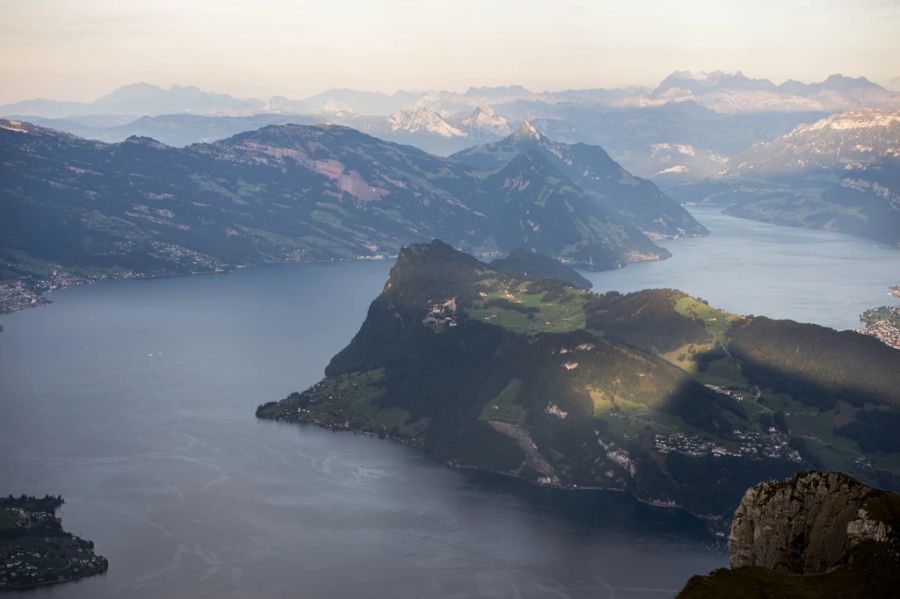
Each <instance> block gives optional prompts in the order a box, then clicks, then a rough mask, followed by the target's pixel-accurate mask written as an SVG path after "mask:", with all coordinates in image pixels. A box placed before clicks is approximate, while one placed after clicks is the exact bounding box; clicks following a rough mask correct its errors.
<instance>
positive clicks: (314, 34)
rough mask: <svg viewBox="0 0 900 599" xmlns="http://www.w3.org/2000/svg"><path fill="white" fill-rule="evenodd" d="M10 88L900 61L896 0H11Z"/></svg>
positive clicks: (540, 80) (858, 69)
mask: <svg viewBox="0 0 900 599" xmlns="http://www.w3.org/2000/svg"><path fill="white" fill-rule="evenodd" d="M0 11H2V12H0V14H2V15H3V18H2V21H0V78H2V79H0V80H2V81H3V85H2V86H0V102H9V101H14V100H20V99H24V98H30V97H35V96H43V97H52V98H58V99H82V100H87V99H93V98H95V97H97V96H99V95H102V94H104V93H106V92H108V91H110V90H112V89H113V88H115V87H117V86H120V85H123V84H126V83H132V82H136V81H146V82H150V83H156V84H160V85H165V86H168V85H170V84H172V83H178V84H185V85H186V84H194V85H198V86H200V87H202V88H204V89H208V90H210V91H223V92H228V93H232V94H235V95H241V96H258V97H268V96H271V95H285V96H289V97H303V96H307V95H310V94H312V93H316V92H318V91H322V90H324V89H326V88H330V87H354V88H360V89H373V90H375V89H377V90H382V91H386V92H392V91H394V90H396V89H401V88H406V89H433V88H443V89H456V90H464V89H465V88H466V87H468V86H470V85H497V84H508V83H520V84H523V85H525V86H527V87H530V88H533V89H539V90H540V89H559V88H569V87H610V86H621V85H628V84H642V85H651V84H654V83H656V82H658V81H659V80H660V79H661V78H662V77H664V76H665V75H667V74H668V73H669V72H671V71H672V70H675V69H690V70H712V69H722V70H729V71H733V70H738V69H740V70H743V71H744V73H745V74H747V75H748V76H753V77H769V78H771V79H773V80H775V81H776V82H780V81H781V80H784V79H786V78H796V79H801V80H807V81H809V80H820V79H823V78H824V77H825V76H826V75H828V74H830V73H835V72H841V73H844V74H845V75H866V76H868V77H869V78H871V79H874V80H876V81H887V80H890V79H892V78H895V77H897V76H900V0H749V1H748V0H744V1H735V0H708V1H707V0H695V1H686V0H681V1H680V0H625V1H607V0H594V1H592V0H542V1H538V0H320V1H316V2H307V1H294V2H289V1H287V0H241V1H238V0H215V1H211V0H140V1H138V0H70V1H64V0H15V1H9V0H0Z"/></svg>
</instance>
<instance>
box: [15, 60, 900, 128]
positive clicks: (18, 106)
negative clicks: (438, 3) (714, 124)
mask: <svg viewBox="0 0 900 599" xmlns="http://www.w3.org/2000/svg"><path fill="white" fill-rule="evenodd" d="M684 100H694V101H696V102H697V103H699V104H701V105H705V106H708V107H709V108H712V109H714V110H716V111H719V112H745V111H751V112H759V111H771V110H776V111H785V110H787V111H792V110H800V111H828V112H837V111H846V110H850V109H854V108H860V107H864V106H881V107H893V108H897V107H900V93H897V92H893V91H891V90H888V89H885V88H883V87H881V86H880V85H877V84H875V83H873V82H871V81H869V80H868V79H866V78H865V77H845V76H843V75H839V74H835V75H831V76H829V77H828V78H827V79H825V80H824V81H820V82H815V83H802V82H799V81H794V80H788V81H785V82H784V83H782V84H780V85H776V84H774V83H773V82H771V81H769V80H768V79H751V78H748V77H746V76H745V75H744V74H743V73H741V72H740V71H737V72H735V73H725V72H722V71H712V72H700V73H692V72H689V71H675V72H674V73H672V74H671V75H669V76H668V77H666V78H665V79H663V80H662V81H661V82H660V84H659V85H658V86H657V87H656V88H655V89H647V88H640V87H636V88H623V89H582V90H562V91H544V92H534V91H531V90H528V89H526V88H524V87H522V86H516V85H511V86H500V87H480V88H474V87H473V88H469V89H468V90H466V91H465V92H463V93H459V92H451V91H398V92H396V93H394V94H392V95H387V94H384V93H381V92H371V91H359V90H353V89H332V90H328V91H325V92H322V93H319V94H316V95H314V96H310V97H309V98H305V99H302V100H292V99H288V98H284V97H280V96H276V97H272V98H269V99H268V100H262V99H257V98H236V97H234V96H230V95H228V94H221V93H211V92H205V91H202V90H200V89H198V88H197V87H194V86H179V85H173V86H171V87H170V88H168V89H164V88H161V87H159V86H156V85H151V84H147V83H135V84H131V85H126V86H124V87H121V88H118V89H116V90H114V91H113V92H111V93H109V94H107V95H105V96H102V97H100V98H98V99H97V100H95V101H93V102H64V101H56V100H47V99H34V100H24V101H21V102H16V103H13V104H7V105H3V106H0V115H29V116H42V117H47V118H59V117H71V116H79V115H86V114H118V115H135V116H155V115H160V114H172V113H178V112H189V113H193V114H208V115H232V116H235V115H246V114H252V113H258V112H282V113H291V114H315V113H339V112H351V113H354V114H358V115H366V116H375V115H389V114H392V113H395V112H399V111H403V110H409V109H412V108H413V107H415V106H417V105H419V106H427V107H429V108H431V109H433V110H435V111H437V112H439V113H440V114H449V113H454V112H460V111H471V110H472V109H474V108H476V107H477V106H478V105H479V104H482V103H488V104H491V105H493V106H500V105H506V104H512V103H521V102H531V103H543V104H549V105H552V104H557V103H574V104H594V105H605V106H610V107H619V108H623V107H629V106H630V107H637V106H647V105H659V104H665V103H668V102H673V101H684Z"/></svg>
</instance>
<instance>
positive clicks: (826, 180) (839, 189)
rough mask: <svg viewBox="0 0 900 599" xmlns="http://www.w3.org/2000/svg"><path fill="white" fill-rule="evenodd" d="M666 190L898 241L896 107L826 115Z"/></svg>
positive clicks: (783, 219) (756, 214)
mask: <svg viewBox="0 0 900 599" xmlns="http://www.w3.org/2000/svg"><path fill="white" fill-rule="evenodd" d="M670 191H673V193H674V195H675V197H677V198H679V199H681V200H687V199H690V200H694V201H701V202H705V203H713V204H718V205H722V206H724V207H725V208H726V212H727V213H729V214H732V215H734V216H740V217H743V218H751V219H755V220H762V221H766V222H772V223H776V224H783V225H791V226H800V227H807V228H820V229H829V230H834V231H839V232H843V233H849V234H852V235H859V236H862V237H868V238H871V239H875V240H877V241H880V242H882V243H886V244H888V245H891V246H894V247H900V111H897V110H880V109H867V110H858V111H852V112H847V113H839V114H835V115H831V116H828V117H825V118H822V119H819V120H817V121H814V122H812V123H805V124H801V125H798V126H796V127H794V128H793V129H792V130H791V131H789V132H788V133H786V134H784V135H782V136H779V137H777V138H776V139H774V140H772V141H770V142H760V143H756V144H754V145H753V146H751V147H750V148H749V149H748V150H746V151H745V152H743V153H742V154H740V155H738V156H736V157H734V158H732V159H731V160H730V161H728V163H727V165H726V166H725V168H723V170H722V172H721V173H719V174H718V175H716V176H713V177H711V178H709V179H707V180H705V181H701V182H700V183H697V184H694V185H687V186H685V187H684V188H682V189H680V190H678V189H676V190H670Z"/></svg>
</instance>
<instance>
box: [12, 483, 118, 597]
mask: <svg viewBox="0 0 900 599" xmlns="http://www.w3.org/2000/svg"><path fill="white" fill-rule="evenodd" d="M63 503H64V501H63V498H62V497H58V496H57V497H53V496H52V495H47V496H45V497H42V498H39V497H29V496H26V495H22V496H20V497H13V496H12V495H9V496H8V497H0V592H2V591H5V590H13V589H30V588H34V587H39V586H45V585H51V584H58V583H61V582H69V581H73V580H79V579H81V578H86V577H88V576H94V575H95V574H102V573H104V572H106V570H107V568H108V567H109V562H108V561H107V560H106V558H105V557H101V556H99V555H96V554H95V553H94V543H92V542H91V541H87V540H85V539H82V538H79V537H76V536H75V535H73V534H71V533H69V532H66V531H64V530H63V528H62V522H61V520H60V519H59V518H57V517H56V510H58V509H59V508H60V506H62V504H63Z"/></svg>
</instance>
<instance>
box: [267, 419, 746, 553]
mask: <svg viewBox="0 0 900 599" xmlns="http://www.w3.org/2000/svg"><path fill="white" fill-rule="evenodd" d="M270 403H271V402H270ZM274 403H278V402H274ZM264 405H267V404H262V405H261V406H260V407H262V406H264ZM256 418H257V420H265V421H269V422H276V423H279V424H283V425H287V426H297V425H301V426H310V427H315V428H317V429H320V430H326V431H330V432H332V433H350V434H353V435H362V436H366V437H375V438H378V439H379V440H387V441H391V442H393V443H398V444H400V445H404V446H406V447H409V448H411V449H418V450H422V451H421V453H422V454H424V455H425V456H426V457H428V458H429V460H430V461H431V462H432V463H434V464H439V465H441V466H444V467H445V468H449V469H451V470H457V471H470V472H476V473H478V474H486V475H490V476H496V477H500V478H503V479H508V480H512V481H515V482H517V483H521V484H525V485H528V486H529V487H531V488H532V489H535V490H540V489H549V490H552V491H558V492H563V493H585V492H593V493H597V492H600V493H616V494H620V495H624V496H627V497H629V498H630V499H633V500H634V501H636V502H637V503H640V504H642V505H645V506H647V507H651V508H654V509H658V510H661V511H666V512H670V513H671V512H681V513H684V514H687V515H690V516H692V517H694V518H696V519H698V520H700V521H702V522H703V523H704V524H705V526H706V530H707V531H708V532H709V533H710V534H711V535H712V536H714V537H716V538H719V537H720V536H721V535H722V534H725V533H727V531H728V527H727V526H726V527H724V528H723V527H722V526H721V525H720V523H721V522H723V521H727V523H728V524H729V525H730V522H731V521H730V516H728V515H727V514H701V513H699V512H694V511H692V510H690V509H688V508H686V507H684V506H682V505H680V504H678V503H677V502H675V501H674V500H672V503H663V502H661V501H660V500H654V499H646V498H642V497H639V496H637V495H635V494H634V493H632V492H631V491H628V490H626V489H617V488H612V487H594V486H579V485H574V486H573V485H562V484H558V483H539V482H535V481H533V480H529V479H527V478H523V477H521V476H518V475H516V474H513V473H511V472H502V471H500V470H492V469H489V468H482V467H480V466H473V465H468V464H456V463H452V462H450V461H444V460H438V459H435V458H433V457H432V456H431V455H430V454H429V453H428V452H427V451H425V450H423V449H422V447H421V446H420V445H417V444H416V443H415V440H414V439H409V438H406V437H397V436H393V435H391V434H390V433H389V432H388V431H385V430H381V431H368V430H360V429H353V428H350V427H343V426H340V425H332V426H328V425H326V424H319V423H316V422H312V421H306V420H289V419H286V418H271V417H268V416H258V415H257V416H256Z"/></svg>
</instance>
